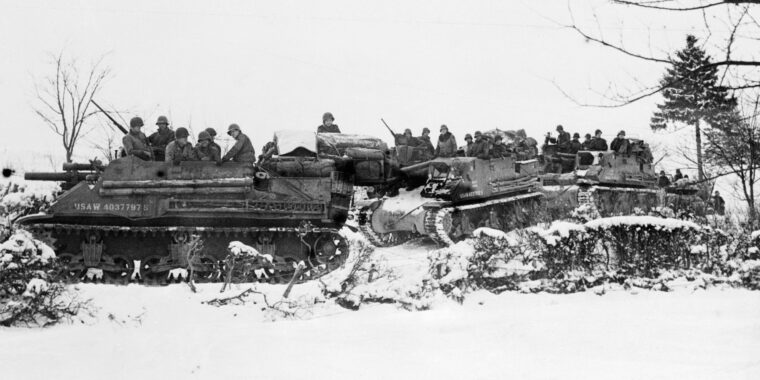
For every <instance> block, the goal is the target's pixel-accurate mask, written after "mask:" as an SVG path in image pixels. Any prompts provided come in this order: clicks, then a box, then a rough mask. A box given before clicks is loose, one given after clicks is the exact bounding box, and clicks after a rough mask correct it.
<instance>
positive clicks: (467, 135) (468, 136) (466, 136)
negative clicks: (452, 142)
mask: <svg viewBox="0 0 760 380" xmlns="http://www.w3.org/2000/svg"><path fill="white" fill-rule="evenodd" d="M464 139H465V140H467V139H470V140H472V135H471V134H469V133H468V134H466V135H464Z"/></svg>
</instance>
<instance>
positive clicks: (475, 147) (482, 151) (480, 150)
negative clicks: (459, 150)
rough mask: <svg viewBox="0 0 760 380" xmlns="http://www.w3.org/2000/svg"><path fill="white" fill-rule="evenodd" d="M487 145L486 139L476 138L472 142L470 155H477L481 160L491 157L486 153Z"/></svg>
mask: <svg viewBox="0 0 760 380" xmlns="http://www.w3.org/2000/svg"><path fill="white" fill-rule="evenodd" d="M488 151H489V147H488V141H486V140H479V141H478V140H476V141H475V142H474V143H472V149H470V156H471V157H477V158H480V159H483V160H487V159H489V158H491V157H490V156H489V155H488Z"/></svg>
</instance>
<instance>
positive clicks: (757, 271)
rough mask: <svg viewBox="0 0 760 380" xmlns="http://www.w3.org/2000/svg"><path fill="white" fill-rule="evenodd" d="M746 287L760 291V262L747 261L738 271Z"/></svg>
mask: <svg viewBox="0 0 760 380" xmlns="http://www.w3.org/2000/svg"><path fill="white" fill-rule="evenodd" d="M736 273H737V275H738V277H739V279H740V280H741V283H742V285H743V286H744V287H746V288H748V289H752V290H760V260H747V261H744V262H742V263H741V264H740V265H739V268H738V269H737V271H736Z"/></svg>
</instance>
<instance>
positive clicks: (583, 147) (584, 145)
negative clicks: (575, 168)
mask: <svg viewBox="0 0 760 380" xmlns="http://www.w3.org/2000/svg"><path fill="white" fill-rule="evenodd" d="M593 141H594V140H593V139H588V140H585V141H583V142H582V143H581V150H592V149H591V147H592V146H593V145H591V144H592V143H593Z"/></svg>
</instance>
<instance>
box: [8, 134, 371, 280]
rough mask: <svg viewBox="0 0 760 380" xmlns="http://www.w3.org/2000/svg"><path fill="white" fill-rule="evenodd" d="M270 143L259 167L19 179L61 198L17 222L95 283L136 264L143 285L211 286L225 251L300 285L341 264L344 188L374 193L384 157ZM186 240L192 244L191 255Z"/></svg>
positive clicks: (127, 167)
mask: <svg viewBox="0 0 760 380" xmlns="http://www.w3.org/2000/svg"><path fill="white" fill-rule="evenodd" d="M276 140H278V142H279V145H278V146H279V153H280V154H279V155H276V156H273V157H271V158H270V159H268V160H267V161H266V162H264V163H262V164H261V165H259V166H256V165H252V164H249V163H236V162H228V163H224V164H222V165H220V166H217V165H216V164H215V163H214V162H204V161H187V162H182V163H180V164H179V165H172V164H171V163H166V162H153V161H143V160H141V159H139V158H136V157H125V158H120V159H117V160H114V161H112V162H111V163H110V164H109V165H108V166H106V167H92V166H88V167H87V168H86V169H89V170H88V171H86V172H80V171H77V170H73V169H80V170H81V169H85V168H83V167H66V168H65V169H67V170H66V172H64V173H57V174H50V173H48V174H37V173H27V175H26V178H27V179H30V180H34V179H37V180H55V181H61V180H66V181H68V182H67V183H68V184H69V185H71V187H70V189H69V190H66V191H65V192H64V193H63V194H61V195H60V196H59V197H58V198H57V200H56V201H55V203H54V204H53V205H52V206H51V208H50V210H49V212H48V213H47V214H45V215H32V216H26V217H23V218H20V219H19V220H18V223H19V224H20V225H22V226H26V227H27V228H29V229H30V230H32V231H33V232H34V233H35V234H36V235H38V236H41V237H43V238H44V237H47V239H46V240H48V241H49V242H51V243H52V244H53V246H54V248H55V250H56V252H58V255H59V258H61V259H62V261H64V262H65V263H66V264H67V271H68V273H69V274H70V275H71V276H72V277H76V278H82V277H83V276H85V274H87V273H90V274H91V273H96V274H98V277H100V274H102V276H103V277H104V279H105V280H108V281H113V282H125V281H128V280H129V276H130V274H131V273H132V271H133V269H134V267H133V265H134V263H135V262H137V261H139V262H140V268H139V273H140V276H141V277H142V278H143V279H144V280H146V281H148V282H159V283H160V282H164V281H166V280H171V279H172V278H170V277H171V276H172V275H174V274H177V273H181V271H180V272H178V271H177V269H181V268H192V269H193V272H194V273H195V274H196V275H197V276H198V279H209V280H210V279H213V277H214V273H217V272H218V266H217V263H218V261H219V260H221V259H222V258H224V257H225V256H226V253H227V247H228V245H229V243H230V242H231V241H240V242H242V243H244V244H247V245H249V246H251V247H254V248H255V249H256V250H258V251H259V252H260V253H261V254H262V257H266V255H270V256H271V257H272V259H273V260H272V262H271V263H267V262H261V263H260V265H261V268H254V269H259V270H258V271H256V272H255V273H257V275H261V274H262V273H263V274H264V275H265V277H267V278H268V280H270V281H287V280H289V279H290V278H291V276H292V275H293V273H294V272H295V267H296V263H298V262H301V261H303V262H304V263H305V264H306V270H305V271H304V275H303V277H302V278H301V279H300V280H308V279H313V278H317V277H319V276H321V275H324V274H326V273H328V272H330V271H331V270H333V269H335V268H337V267H338V266H340V265H341V264H342V263H343V262H344V261H345V259H346V257H347V255H348V245H347V243H346V239H345V238H344V237H343V236H342V235H341V234H340V232H339V230H340V229H341V228H342V227H343V225H344V223H345V222H346V218H347V216H348V210H349V206H350V202H351V197H352V193H353V186H354V182H353V181H355V180H358V181H359V182H360V183H361V182H362V181H364V182H367V183H376V182H381V181H382V180H383V178H374V177H372V176H381V177H383V176H384V175H385V172H384V165H385V163H384V162H383V161H384V156H385V155H384V153H383V152H382V149H375V150H372V149H369V148H361V149H360V151H359V152H358V153H356V155H357V156H361V157H360V158H357V160H353V159H351V158H350V157H348V156H342V157H334V158H326V157H324V156H323V155H319V154H318V150H319V148H318V146H319V145H320V143H319V142H318V140H319V139H318V138H317V135H316V134H315V133H312V132H292V131H290V132H288V131H283V132H278V134H276ZM369 140H371V139H369ZM375 140H377V139H375ZM373 143H374V144H377V141H374V142H373ZM381 148H382V147H381ZM85 166H86V165H85ZM193 236H200V238H201V240H202V245H201V246H200V247H194V246H193V244H192V241H193V239H192V238H191V237H193ZM193 250H195V252H191V251H193ZM252 272H253V271H252Z"/></svg>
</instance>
